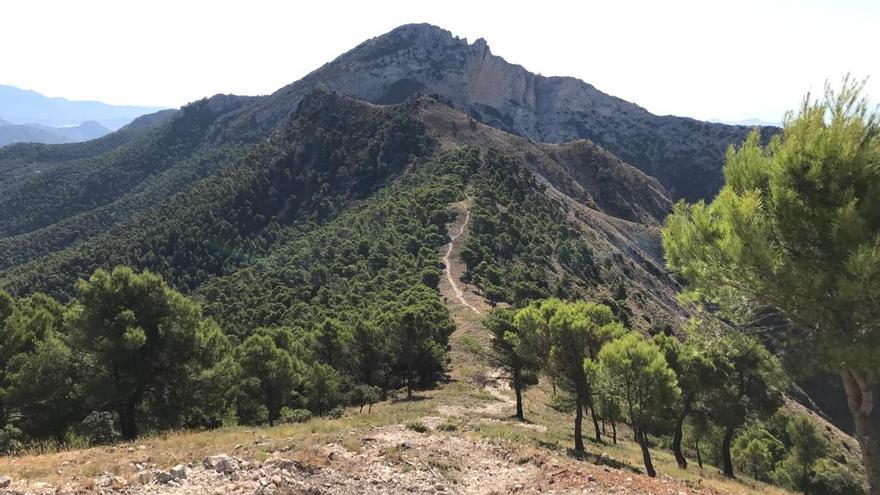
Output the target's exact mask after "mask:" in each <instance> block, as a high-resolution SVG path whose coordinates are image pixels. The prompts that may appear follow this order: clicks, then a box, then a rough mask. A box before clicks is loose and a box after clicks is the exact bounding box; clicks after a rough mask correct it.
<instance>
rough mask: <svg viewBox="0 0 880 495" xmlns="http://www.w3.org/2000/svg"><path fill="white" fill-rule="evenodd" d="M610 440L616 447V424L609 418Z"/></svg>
mask: <svg viewBox="0 0 880 495" xmlns="http://www.w3.org/2000/svg"><path fill="white" fill-rule="evenodd" d="M611 440H612V441H613V442H614V445H617V423H616V422H615V421H614V418H611Z"/></svg>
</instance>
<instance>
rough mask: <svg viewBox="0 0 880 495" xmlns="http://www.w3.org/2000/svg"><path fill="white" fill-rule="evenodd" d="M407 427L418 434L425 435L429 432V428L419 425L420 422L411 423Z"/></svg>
mask: <svg viewBox="0 0 880 495" xmlns="http://www.w3.org/2000/svg"><path fill="white" fill-rule="evenodd" d="M406 427H407V428H409V429H410V430H412V431H414V432H416V433H425V432H426V431H428V427H427V426H425V425H423V424H422V423H419V422H418V421H410V422H409V423H407V424H406Z"/></svg>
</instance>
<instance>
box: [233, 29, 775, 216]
mask: <svg viewBox="0 0 880 495" xmlns="http://www.w3.org/2000/svg"><path fill="white" fill-rule="evenodd" d="M317 85H324V86H326V87H328V88H330V89H333V90H336V91H339V92H341V93H344V94H347V95H350V96H353V97H355V98H359V99H363V100H367V101H370V102H373V103H381V104H389V103H399V102H402V101H404V100H405V99H406V98H408V97H410V96H412V95H413V94H416V93H424V94H436V95H440V96H441V97H443V98H445V99H447V100H449V101H450V102H452V103H453V104H454V105H455V106H456V107H458V108H460V109H462V110H463V111H465V112H466V113H468V114H469V115H471V116H472V117H474V118H475V119H477V120H480V121H481V122H483V123H486V124H488V125H491V126H493V127H496V128H499V129H502V130H505V131H508V132H511V133H515V134H518V135H521V136H524V137H526V138H529V139H532V140H535V141H541V142H548V143H561V142H566V141H571V140H575V139H583V138H586V139H590V140H592V141H593V142H595V143H597V144H599V145H600V146H602V147H604V148H605V149H607V150H608V151H610V152H611V153H613V154H614V155H616V156H617V157H619V158H620V159H622V160H623V161H625V162H628V163H631V164H633V165H635V166H636V167H638V168H639V169H641V170H642V171H644V172H646V173H648V174H649V175H651V176H654V177H656V178H657V179H659V180H660V182H661V183H662V184H663V185H664V186H665V187H666V188H667V189H668V190H669V191H670V192H671V194H672V196H673V198H682V197H683V198H687V199H689V200H695V199H699V198H710V197H712V196H714V194H715V193H716V192H717V191H718V189H719V188H720V186H721V184H722V174H721V166H722V162H723V157H724V151H725V150H726V149H727V147H728V146H729V145H731V144H734V145H736V144H739V143H741V142H742V140H743V139H744V138H745V137H746V136H747V135H748V133H749V132H750V131H751V128H749V127H745V126H729V125H724V124H715V123H708V122H701V121H698V120H694V119H689V118H682V117H672V116H657V115H653V114H651V113H650V112H648V111H647V110H645V109H643V108H641V107H639V106H638V105H635V104H633V103H630V102H627V101H625V100H622V99H620V98H616V97H613V96H610V95H607V94H605V93H603V92H601V91H599V90H597V89H596V88H594V87H593V86H591V85H590V84H587V83H585V82H583V81H581V80H578V79H574V78H570V77H544V76H540V75H537V74H533V73H531V72H529V71H527V70H526V69H525V68H523V67H522V66H519V65H515V64H511V63H509V62H507V61H506V60H504V59H503V58H501V57H499V56H496V55H493V54H492V52H491V50H490V49H489V46H488V44H487V43H486V41H485V40H483V39H478V40H476V41H474V42H473V43H468V42H467V40H464V39H460V38H456V37H454V36H453V35H452V34H451V33H449V32H448V31H445V30H443V29H440V28H438V27H435V26H431V25H427V24H411V25H406V26H401V27H399V28H397V29H395V30H393V31H391V32H390V33H387V34H385V35H382V36H379V37H376V38H373V39H370V40H368V41H366V42H364V43H362V44H360V45H358V46H357V47H355V48H354V49H352V50H350V51H349V52H347V53H345V54H343V55H341V56H340V57H338V58H337V59H336V60H333V61H332V62H330V63H328V64H325V65H324V66H323V67H321V68H319V69H317V70H316V71H314V72H312V73H311V74H309V75H308V76H306V77H305V78H303V79H302V80H300V81H297V82H295V83H293V84H291V85H289V86H287V87H285V88H282V89H280V90H279V91H277V92H276V93H275V94H273V95H271V96H268V97H264V98H263V99H262V101H261V102H260V103H259V104H257V105H255V106H254V108H252V109H250V110H248V114H247V125H248V126H252V124H253V123H257V124H265V125H272V124H273V123H275V122H277V121H278V119H279V118H281V117H286V116H288V115H290V114H291V113H292V112H293V111H294V109H295V106H296V104H297V103H298V102H299V101H300V100H301V99H302V98H303V96H305V94H306V93H307V92H308V91H309V90H310V89H311V88H313V87H315V86H317ZM776 131H777V130H776V129H775V128H763V129H762V131H761V132H762V133H763V134H765V136H768V135H770V134H772V133H773V132H776Z"/></svg>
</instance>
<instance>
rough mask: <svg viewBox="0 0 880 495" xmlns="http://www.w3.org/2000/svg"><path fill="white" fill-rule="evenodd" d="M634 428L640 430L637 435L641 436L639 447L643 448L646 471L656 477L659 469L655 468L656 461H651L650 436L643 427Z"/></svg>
mask: <svg viewBox="0 0 880 495" xmlns="http://www.w3.org/2000/svg"><path fill="white" fill-rule="evenodd" d="M634 429H635V430H636V431H638V433H636V436H637V437H638V438H639V447H641V448H642V460H643V461H645V472H646V473H647V474H648V476H650V477H652V478H656V477H657V471H655V470H654V463H653V462H651V451H649V450H648V437H647V436H646V435H645V432H644V430H642V429H641V428H638V427H634Z"/></svg>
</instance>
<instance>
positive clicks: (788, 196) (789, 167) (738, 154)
mask: <svg viewBox="0 0 880 495" xmlns="http://www.w3.org/2000/svg"><path fill="white" fill-rule="evenodd" d="M862 87H863V85H861V84H858V83H854V82H852V81H851V80H849V79H846V80H845V81H844V84H843V89H842V90H841V91H839V92H835V91H832V90H830V89H828V90H826V94H825V97H824V98H823V99H820V100H817V101H811V100H810V98H809V97H808V98H806V99H805V101H804V104H803V106H802V107H801V109H800V111H799V112H798V113H797V114H796V115H794V114H789V116H788V117H787V118H786V121H785V128H784V130H783V132H782V134H780V135H778V136H776V137H775V138H774V139H773V140H772V141H771V143H770V145H769V146H768V147H766V148H762V147H761V146H760V144H759V137H758V134H757V133H753V134H752V135H751V136H750V137H749V138H748V140H747V141H746V142H745V143H744V144H743V145H742V146H741V147H740V148H739V149H738V150H733V149H731V150H729V151H728V153H727V157H726V164H725V167H724V174H725V180H726V184H725V186H724V188H723V189H722V190H721V192H720V193H719V194H718V196H717V197H716V198H715V200H714V201H712V203H711V204H708V205H707V204H704V203H698V204H694V205H687V204H684V203H680V204H678V205H676V207H675V209H674V212H673V214H672V215H671V216H670V217H669V218H668V219H667V222H666V227H665V229H664V233H663V244H664V248H665V251H666V259H667V262H668V265H669V267H670V268H671V269H672V270H674V271H675V272H677V273H679V274H680V275H682V276H683V277H684V278H685V279H686V280H687V281H688V282H689V284H690V290H691V291H692V292H693V293H695V294H697V295H699V296H700V297H702V298H704V299H706V300H709V301H711V302H713V303H715V304H717V305H719V306H720V308H722V309H723V310H725V313H726V315H727V316H729V317H731V318H737V319H739V320H743V319H746V318H748V317H749V316H750V315H754V314H755V313H756V312H758V311H764V310H766V309H767V308H772V309H774V310H776V311H778V312H779V314H781V315H782V316H784V317H786V318H787V319H788V321H789V322H790V323H791V324H792V325H793V326H794V327H795V328H796V330H797V337H798V343H799V345H800V346H801V348H802V350H803V351H804V352H803V355H805V356H811V357H813V358H815V360H816V364H817V365H818V366H820V367H821V368H823V369H826V370H828V371H832V372H835V373H836V374H837V375H838V376H839V377H840V379H841V380H842V382H843V385H844V389H845V391H846V395H847V401H848V405H849V408H850V411H851V413H852V416H853V419H854V422H855V426H856V436H857V438H858V441H859V444H860V446H861V450H862V459H863V462H864V465H865V471H866V473H867V477H868V480H869V484H870V486H871V493H873V494H878V493H880V432H878V431H877V428H876V425H875V424H874V423H873V421H872V412H873V410H874V408H875V407H876V406H875V402H876V401H875V397H874V394H875V390H876V385H877V383H878V380H880V377H878V375H877V370H878V369H880V304H878V301H880V122H878V116H877V114H876V113H871V112H869V110H868V104H867V100H866V99H865V98H862V96H861V90H862Z"/></svg>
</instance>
